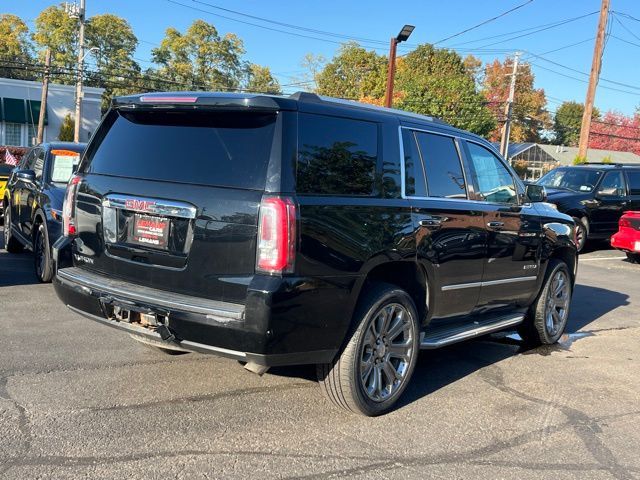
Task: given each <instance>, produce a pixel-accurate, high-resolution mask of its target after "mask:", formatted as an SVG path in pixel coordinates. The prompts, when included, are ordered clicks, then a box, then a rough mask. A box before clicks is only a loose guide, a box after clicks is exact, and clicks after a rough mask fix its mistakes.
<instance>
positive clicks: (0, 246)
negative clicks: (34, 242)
mask: <svg viewBox="0 0 640 480" xmlns="http://www.w3.org/2000/svg"><path fill="white" fill-rule="evenodd" d="M3 229H4V227H0V287H8V286H11V285H32V284H38V283H40V282H39V281H38V278H37V277H36V274H35V269H34V268H33V254H32V253H31V252H29V251H28V250H25V251H24V252H23V253H19V254H11V253H8V252H7V251H6V250H5V249H4V230H3Z"/></svg>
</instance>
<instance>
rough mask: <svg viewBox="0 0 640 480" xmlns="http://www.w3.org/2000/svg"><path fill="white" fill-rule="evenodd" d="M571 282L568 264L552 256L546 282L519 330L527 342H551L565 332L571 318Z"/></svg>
mask: <svg viewBox="0 0 640 480" xmlns="http://www.w3.org/2000/svg"><path fill="white" fill-rule="evenodd" d="M571 294H572V284H571V275H570V274H569V269H568V268H567V265H566V264H565V263H564V262H562V261H560V260H557V259H551V260H549V266H548V267H547V274H546V275H545V280H544V285H543V287H542V290H541V291H540V294H539V295H538V298H537V299H536V301H535V302H534V304H533V305H531V307H530V308H529V313H528V315H527V318H526V319H525V320H524V322H523V323H522V324H521V325H520V328H519V329H518V333H519V334H520V336H521V337H522V339H523V340H524V342H525V343H526V344H527V345H551V344H554V343H556V342H557V341H558V339H559V338H560V337H561V336H562V334H563V333H564V330H565V328H566V326H567V320H568V318H569V306H570V303H571Z"/></svg>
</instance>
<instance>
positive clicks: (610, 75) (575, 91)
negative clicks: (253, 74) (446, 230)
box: [2, 0, 640, 114]
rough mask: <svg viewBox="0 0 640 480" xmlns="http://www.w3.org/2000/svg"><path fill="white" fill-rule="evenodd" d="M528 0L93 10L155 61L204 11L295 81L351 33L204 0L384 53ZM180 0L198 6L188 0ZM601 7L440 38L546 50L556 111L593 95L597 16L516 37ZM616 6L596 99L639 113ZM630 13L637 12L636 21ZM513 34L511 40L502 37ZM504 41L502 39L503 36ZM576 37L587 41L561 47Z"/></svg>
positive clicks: (537, 1) (130, 1)
mask: <svg viewBox="0 0 640 480" xmlns="http://www.w3.org/2000/svg"><path fill="white" fill-rule="evenodd" d="M524 1H525V0H483V1H480V0H447V1H433V0H423V1H420V0H404V1H402V2H389V1H381V0H367V1H366V2H365V1H351V2H348V1H344V0H323V1H321V2H318V1H316V2H309V1H298V2H294V1H289V0H280V1H275V0H274V1H270V2H267V1H264V0H262V1H261V0H245V1H241V2H239V1H232V0H198V2H194V1H193V0H86V2H87V14H88V16H92V15H95V14H98V13H107V12H109V13H114V14H117V15H120V16H122V17H124V18H126V19H127V20H128V21H129V22H130V24H131V25H132V27H133V29H134V31H135V33H136V35H137V36H138V38H139V39H140V46H139V48H138V52H137V54H136V57H137V58H138V59H139V60H150V57H151V54H150V51H151V49H152V48H153V47H154V44H157V43H159V42H160V40H161V39H162V38H163V36H164V30H165V29H166V28H167V27H169V26H173V27H176V28H178V29H179V30H184V29H186V28H187V27H188V26H189V24H190V23H191V22H192V21H193V20H195V19H197V18H202V19H204V20H206V21H208V22H210V23H213V24H214V25H215V26H216V28H217V29H218V30H219V31H220V33H222V34H224V33H226V32H233V33H236V34H237V35H239V36H240V38H242V40H243V41H244V44H245V48H246V50H247V55H246V58H247V59H248V60H250V61H252V62H255V63H259V64H262V65H268V66H269V67H271V69H272V71H273V72H274V73H275V74H276V75H277V77H278V78H279V80H280V82H281V84H283V85H285V84H288V83H292V82H295V81H296V78H295V77H297V76H299V75H300V74H301V70H302V68H301V66H300V62H301V60H302V58H303V57H304V55H305V54H306V53H314V54H322V55H324V56H325V57H327V58H331V57H332V56H333V54H334V53H335V51H336V49H337V48H338V46H339V45H338V44H337V43H334V42H338V43H339V42H340V41H342V40H341V39H340V38H338V37H331V36H325V35H319V34H316V33H311V32H303V31H301V30H292V29H290V28H286V27H282V26H277V25H274V24H269V23H264V22H262V21H260V20H257V19H250V18H247V17H241V16H238V15H235V14H233V13H229V12H224V11H222V10H219V9H215V8H213V7H211V6H208V5H205V3H208V4H210V5H215V6H217V7H223V8H227V9H232V10H236V11H240V12H243V13H247V14H250V15H254V16H257V17H263V18H267V19H270V20H276V21H279V22H283V23H288V24H294V25H298V26H302V27H306V28H310V29H315V30H323V31H327V32H333V33H337V34H346V35H350V36H353V37H361V38H366V39H371V40H376V41H378V42H380V43H376V44H373V43H371V44H370V46H372V47H377V48H379V51H380V52H381V53H385V54H386V53H387V51H388V47H387V46H386V43H387V42H388V39H389V37H391V36H393V35H395V34H397V33H398V31H399V30H400V28H401V27H402V25H404V24H405V23H409V24H413V25H415V26H416V29H415V31H414V33H413V35H412V36H411V38H410V40H409V42H407V43H406V44H401V47H402V48H401V49H400V52H401V53H403V52H406V51H408V50H409V49H410V48H411V47H412V45H415V44H418V43H424V42H437V41H439V40H442V39H444V38H446V37H448V36H450V35H452V34H454V33H457V32H460V31H462V30H464V29H465V28H467V27H470V26H473V25H475V24H477V23H479V22H481V21H483V20H486V19H488V18H490V17H492V16H495V15H497V14H499V13H501V12H504V11H506V10H508V9H510V8H513V7H515V6H517V5H519V4H521V3H524ZM176 2H177V3H181V4H184V5H187V6H188V7H191V8H187V7H185V6H180V5H178V4H177V3H176ZM54 3H57V2H52V1H50V0H20V1H15V0H5V1H4V2H3V4H4V5H3V8H2V13H14V14H16V15H19V16H20V17H22V18H23V19H25V20H27V21H28V22H29V25H30V26H31V27H33V20H34V19H35V18H36V16H37V15H38V13H39V12H40V11H41V10H42V9H43V8H46V7H47V6H49V5H52V4H54ZM389 6H391V8H389ZM599 8H600V0H533V1H532V2H531V3H529V4H527V5H525V6H524V7H522V8H520V9H518V10H516V11H514V12H512V13H510V14H509V15H506V16H504V17H502V18H500V19H498V20H496V21H494V22H491V23H488V24H486V25H483V26H482V27H480V28H477V29H475V30H473V31H471V32H468V33H466V34H464V35H460V36H458V37H456V38H454V39H451V40H449V41H446V42H443V43H440V44H438V46H442V47H453V48H455V49H456V50H458V51H459V52H460V53H461V54H462V55H466V54H467V53H472V54H474V55H476V56H478V57H479V58H481V59H482V60H483V61H485V62H488V61H491V60H493V59H494V58H500V59H502V58H504V57H505V55H507V54H508V53H509V52H513V51H515V50H520V51H523V52H528V53H534V54H537V55H540V56H542V57H544V59H542V58H539V57H533V56H530V55H528V53H525V54H524V57H525V59H527V60H528V61H530V62H531V63H532V68H533V71H534V73H535V75H536V87H538V88H544V89H545V92H546V93H547V99H548V101H549V103H548V108H549V110H550V111H553V110H555V108H557V106H558V105H559V103H560V102H562V101H563V100H577V101H579V102H582V101H584V96H585V92H586V88H587V84H586V80H587V78H588V77H587V75H584V74H583V73H585V72H586V73H588V72H589V70H590V68H591V57H592V53H593V44H594V40H593V39H594V37H595V32H596V26H597V21H598V15H597V14H593V15H589V16H585V17H584V18H582V19H579V20H576V21H572V22H569V23H566V24H564V25H560V26H557V27H555V28H549V29H547V30H544V31H540V32H537V33H533V34H531V35H527V36H522V37H521V38H516V39H513V38H512V37H515V36H518V35H522V34H525V33H529V32H531V31H532V30H526V29H532V28H533V27H536V26H544V25H548V24H552V23H554V22H559V21H562V20H566V19H571V18H575V17H578V16H580V15H586V14H588V13H591V12H595V11H597V10H599ZM196 9H201V10H206V11H207V12H203V11H198V10H196ZM611 9H612V10H613V11H615V12H619V13H618V14H617V15H613V16H612V17H610V23H611V30H610V33H611V36H610V37H609V39H608V41H607V44H606V49H605V55H604V61H603V68H602V73H601V79H606V81H605V80H601V82H600V84H599V86H598V91H597V94H596V106H598V108H600V110H602V111H606V110H609V109H614V110H618V111H621V112H623V113H625V114H631V113H632V112H633V111H634V110H635V108H636V106H638V105H640V62H638V59H639V58H640V1H638V0H611ZM208 12H210V13H208ZM622 14H627V15H630V16H632V17H635V18H636V19H637V20H633V19H631V18H629V17H626V16H623V15H622ZM223 17H227V18H223ZM232 19H236V20H241V21H242V22H249V23H253V24H259V25H263V26H264V27H268V28H275V29H280V30H287V31H289V32H297V33H298V34H302V35H307V36H310V37H321V38H323V39H324V41H323V40H318V39H316V38H305V37H301V36H293V35H288V34H284V33H281V32H276V31H273V30H268V29H266V28H260V27H257V26H255V25H248V24H246V23H241V22H238V21H235V20H232ZM509 32H515V33H513V35H508V36H502V37H497V38H491V39H486V37H493V36H496V35H502V34H506V33H509ZM616 37H619V38H616ZM483 39H484V40H483ZM505 39H510V40H508V41H503V40H505ZM621 39H622V40H621ZM623 40H626V41H627V42H632V43H634V44H636V45H632V44H630V43H626V42H624V41H623ZM495 42H500V43H496V44H494V43H495ZM576 43H578V44H577V45H574V46H571V47H568V48H563V49H561V50H558V51H555V52H554V51H553V50H555V49H559V48H561V47H566V46H568V45H571V44H576ZM490 44H494V45H490ZM547 52H549V53H547ZM551 62H555V64H554V63H551ZM140 63H141V65H142V66H143V67H145V66H149V64H148V63H145V62H143V61H141V62H140ZM579 72H583V73H579ZM570 77H574V78H570ZM577 79H580V80H582V81H580V80H577ZM620 84H624V85H620ZM295 89H296V87H286V88H285V91H287V92H291V91H294V90H295ZM616 89H617V90H616ZM619 90H623V91H619Z"/></svg>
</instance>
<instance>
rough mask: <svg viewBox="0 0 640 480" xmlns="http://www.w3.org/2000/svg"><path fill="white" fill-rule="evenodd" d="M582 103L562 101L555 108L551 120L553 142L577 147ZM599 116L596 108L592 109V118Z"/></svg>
mask: <svg viewBox="0 0 640 480" xmlns="http://www.w3.org/2000/svg"><path fill="white" fill-rule="evenodd" d="M583 113H584V105H583V104H582V103H578V102H563V103H562V105H560V106H559V107H558V109H557V110H556V115H555V117H554V122H553V135H554V143H556V144H557V145H567V146H569V147H577V146H578V142H579V141H580V126H581V125H582V114H583ZM599 117H600V112H599V111H598V109H597V108H594V109H593V115H592V117H591V118H592V119H594V120H595V119H597V118H599Z"/></svg>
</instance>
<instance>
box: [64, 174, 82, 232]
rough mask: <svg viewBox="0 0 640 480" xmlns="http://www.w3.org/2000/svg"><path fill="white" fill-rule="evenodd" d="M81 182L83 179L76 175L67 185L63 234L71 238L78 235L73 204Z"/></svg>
mask: <svg viewBox="0 0 640 480" xmlns="http://www.w3.org/2000/svg"><path fill="white" fill-rule="evenodd" d="M80 180H82V177H79V176H78V175H74V176H73V177H71V180H69V183H68V184H67V192H66V194H65V197H64V205H63V207H62V233H63V235H64V236H65V237H70V236H72V235H75V234H76V224H75V221H76V219H75V213H76V209H75V206H74V205H73V202H74V200H75V197H76V192H77V190H78V184H79V183H80Z"/></svg>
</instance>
